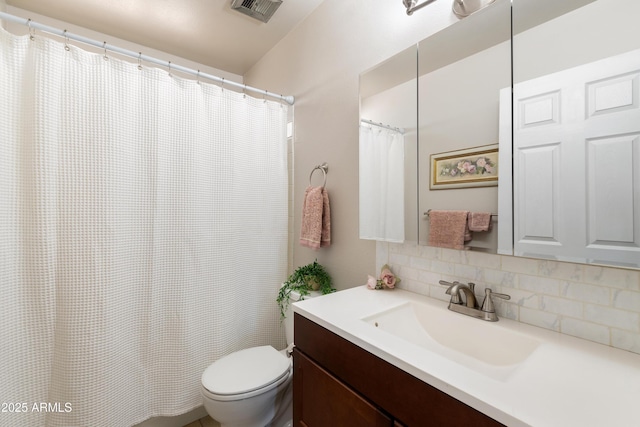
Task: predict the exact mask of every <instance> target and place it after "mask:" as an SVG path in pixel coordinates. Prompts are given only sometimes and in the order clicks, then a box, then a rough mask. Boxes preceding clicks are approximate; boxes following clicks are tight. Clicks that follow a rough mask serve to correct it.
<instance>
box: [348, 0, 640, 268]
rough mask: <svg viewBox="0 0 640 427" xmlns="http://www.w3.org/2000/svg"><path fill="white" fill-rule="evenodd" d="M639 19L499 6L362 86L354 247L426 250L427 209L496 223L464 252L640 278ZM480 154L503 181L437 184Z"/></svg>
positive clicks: (604, 1)
mask: <svg viewBox="0 0 640 427" xmlns="http://www.w3.org/2000/svg"><path fill="white" fill-rule="evenodd" d="M439 1H446V0H439ZM427 11H428V9H425V10H424V11H422V12H423V13H425V12H427ZM639 18H640V2H637V1H636V0H565V1H562V2H558V1H557V0H512V1H509V0H497V1H495V2H494V3H493V4H491V5H490V6H488V7H486V8H484V9H482V10H480V11H479V12H476V13H474V14H473V15H471V16H469V17H467V18H465V19H462V20H460V21H458V22H457V23H455V24H453V25H451V26H449V27H447V28H445V29H444V30H442V31H440V32H438V33H435V34H433V35H432V36H430V37H428V38H427V39H425V40H422V41H420V42H419V43H418V44H417V45H416V46H412V47H410V48H408V49H406V50H405V51H403V52H400V53H398V54H397V55H394V56H393V57H392V58H390V59H388V60H387V61H384V62H383V63H382V64H380V65H378V66H376V67H374V68H372V69H371V70H368V71H366V72H364V73H363V74H362V75H361V79H360V114H361V123H360V136H361V138H360V142H359V144H360V189H361V191H360V224H361V230H360V231H361V234H360V236H361V238H366V239H374V240H383V241H392V242H393V241H397V242H401V241H413V242H418V243H419V244H423V245H424V244H427V239H428V236H429V217H428V214H427V213H428V211H429V210H431V209H445V210H469V211H478V212H491V213H494V214H495V215H494V216H492V224H493V229H492V230H491V231H489V232H484V233H474V236H473V239H472V240H471V241H469V242H468V246H469V249H470V250H476V251H484V252H489V253H500V254H508V255H515V256H524V257H530V258H540V259H554V260H560V261H571V262H578V263H591V264H600V265H614V266H620V267H628V268H640V173H639V172H638V168H639V167H640V27H639V26H638V25H637V22H638V19H639ZM394 133H395V134H394ZM372 134H373V137H372ZM384 134H391V135H392V136H391V137H389V136H387V135H384ZM379 135H383V137H382V140H384V141H385V142H384V144H386V145H384V144H383V145H382V147H378V146H376V147H375V149H372V148H371V145H372V144H373V143H374V142H376V143H378V142H379V141H380V138H379ZM389 141H391V142H389ZM398 141H400V142H399V144H401V146H402V150H400V149H399V148H398ZM394 144H395V146H394ZM496 146H497V147H498V149H497V151H498V152H497V153H495V152H494V148H495V147H496ZM394 147H395V148H394ZM376 150H379V151H378V152H377V154H375V153H374V154H372V151H376ZM478 152H481V153H485V152H487V153H492V155H494V156H495V157H492V159H495V160H493V161H494V163H495V164H494V165H493V166H494V168H493V169H491V172H493V173H495V175H497V176H498V177H499V178H498V179H486V178H488V174H485V175H487V176H482V177H480V178H482V179H479V180H478V182H471V183H469V182H464V180H461V179H458V180H455V179H454V180H452V181H445V180H444V179H440V177H439V176H438V173H439V174H444V172H443V171H444V170H446V171H448V169H446V165H447V161H449V162H455V161H457V160H458V159H460V158H461V157H464V156H467V157H468V156H469V155H470V154H469V153H471V154H473V153H478ZM483 156H484V154H483ZM486 158H488V157H486ZM376 159H377V160H376ZM375 162H378V163H375ZM441 164H444V165H445V167H440V165H441ZM438 168H440V169H438ZM374 175H375V176H376V180H375V182H372V179H371V177H372V176H374ZM388 176H391V177H392V178H391V179H387V178H386V177H388ZM398 176H401V177H402V179H397V178H398ZM442 178H445V179H447V178H449V177H447V176H444V177H442ZM456 178H458V177H456ZM440 181H442V182H440ZM441 184H444V185H441ZM390 207H391V208H393V209H391V208H390ZM399 219H400V220H399ZM398 224H400V225H398Z"/></svg>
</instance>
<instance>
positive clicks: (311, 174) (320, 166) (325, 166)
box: [309, 163, 329, 187]
mask: <svg viewBox="0 0 640 427" xmlns="http://www.w3.org/2000/svg"><path fill="white" fill-rule="evenodd" d="M318 169H320V170H321V171H322V174H323V175H324V181H323V182H322V186H323V187H324V186H325V185H326V184H327V171H328V170H329V165H327V164H326V163H323V164H321V165H318V166H316V167H315V168H313V169H311V173H310V174H309V186H311V177H312V176H313V173H314V172H315V171H316V170H318Z"/></svg>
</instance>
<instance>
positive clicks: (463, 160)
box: [429, 144, 498, 190]
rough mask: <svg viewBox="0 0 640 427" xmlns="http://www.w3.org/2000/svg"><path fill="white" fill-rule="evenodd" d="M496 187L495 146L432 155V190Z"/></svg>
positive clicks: (496, 151) (496, 159) (496, 156)
mask: <svg viewBox="0 0 640 427" xmlns="http://www.w3.org/2000/svg"><path fill="white" fill-rule="evenodd" d="M494 185H498V144H492V145H484V146H482V147H473V148H467V149H464V150H457V151H449V152H447V153H438V154H432V155H431V182H430V185H429V188H430V189H432V190H444V189H451V188H465V187H489V186H494Z"/></svg>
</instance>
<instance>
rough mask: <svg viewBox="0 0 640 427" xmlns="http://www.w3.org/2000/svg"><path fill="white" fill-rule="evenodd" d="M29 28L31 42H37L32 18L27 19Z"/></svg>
mask: <svg viewBox="0 0 640 427" xmlns="http://www.w3.org/2000/svg"><path fill="white" fill-rule="evenodd" d="M27 27H29V40H32V41H33V40H35V38H36V30H35V28H32V27H31V18H29V19H27Z"/></svg>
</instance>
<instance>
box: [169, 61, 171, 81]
mask: <svg viewBox="0 0 640 427" xmlns="http://www.w3.org/2000/svg"><path fill="white" fill-rule="evenodd" d="M169 77H171V61H169Z"/></svg>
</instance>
